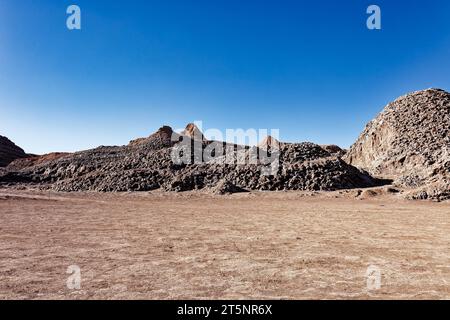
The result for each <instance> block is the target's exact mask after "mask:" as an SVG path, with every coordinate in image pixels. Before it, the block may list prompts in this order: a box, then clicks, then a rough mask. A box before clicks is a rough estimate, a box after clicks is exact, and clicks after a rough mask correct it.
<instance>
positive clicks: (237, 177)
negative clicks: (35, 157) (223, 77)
mask: <svg viewBox="0 0 450 320" xmlns="http://www.w3.org/2000/svg"><path fill="white" fill-rule="evenodd" d="M191 129H192V128H191ZM194 129H195V128H194ZM170 137H171V138H170ZM179 138H183V139H184V140H183V141H185V142H186V140H185V139H186V138H187V139H188V140H187V141H188V143H187V144H186V143H184V144H183V145H182V144H181V143H178V142H177V141H180V140H179ZM174 139H175V141H173V140H174ZM191 142H192V144H191ZM182 146H183V147H182ZM193 146H194V148H199V150H197V151H200V155H199V156H195V157H188V159H189V160H191V161H192V163H191V164H189V163H178V162H177V161H174V159H173V158H172V157H173V155H174V154H175V150H176V151H177V153H178V152H180V150H181V151H182V152H185V151H187V150H185V149H186V147H187V149H189V148H192V147H193ZM220 146H224V147H225V150H226V152H227V156H228V159H230V158H231V159H235V160H238V159H246V160H247V162H245V163H240V162H238V161H234V162H233V161H232V162H227V161H225V160H226V159H225V158H226V156H223V157H218V158H213V159H209V158H208V159H207V158H205V157H203V155H202V151H205V150H208V149H209V148H211V147H220ZM189 151H190V150H189ZM260 151H261V150H260V149H259V148H257V147H253V148H248V147H243V146H234V145H229V144H225V143H222V142H216V141H205V140H203V139H202V140H200V141H198V140H196V142H195V143H194V140H191V139H189V137H188V136H185V135H184V136H180V135H177V134H174V133H173V131H172V130H171V129H170V128H168V127H163V128H161V129H160V130H158V132H156V133H155V134H153V135H151V136H150V137H149V138H145V139H140V140H137V141H136V140H135V141H133V142H131V143H130V144H129V145H127V146H121V147H99V148H96V149H93V150H87V151H83V152H77V153H74V154H70V155H64V156H63V157H60V158H57V159H54V160H51V161H46V162H44V163H37V164H36V165H33V166H31V167H25V168H22V169H20V170H15V171H14V170H12V171H10V172H8V173H7V175H4V176H3V178H2V177H0V182H2V181H3V182H4V183H5V182H7V183H11V181H14V180H16V181H17V182H21V183H23V182H32V183H37V184H39V185H40V186H46V187H47V188H51V189H53V190H57V191H102V192H112V191H116V192H121V191H148V190H154V189H159V188H162V189H163V190H167V191H188V190H196V189H205V188H208V189H212V190H217V192H219V193H220V192H225V193H228V192H237V191H240V190H242V189H245V190H267V191H269V190H337V189H348V188H363V187H371V186H375V185H377V184H379V183H380V181H378V180H376V179H373V178H371V177H370V176H369V175H368V174H366V173H365V172H362V171H360V170H358V169H356V168H355V167H353V166H351V165H348V164H347V163H345V162H344V161H343V160H341V159H340V158H339V157H336V156H333V155H331V154H330V153H329V152H327V151H326V150H324V149H323V148H321V147H320V146H318V145H315V144H312V143H299V144H285V143H283V144H280V148H279V149H274V150H272V151H271V152H269V153H270V156H274V155H277V156H278V157H277V158H276V159H278V160H279V162H277V163H278V166H276V167H274V166H273V165H274V163H275V162H274V161H273V159H272V160H271V161H272V162H267V159H268V158H266V157H265V156H262V155H264V154H266V153H267V152H268V151H267V150H264V152H260ZM269 153H267V155H268V154H269ZM250 159H252V160H254V161H253V162H249V161H248V160H250ZM194 160H195V161H194ZM268 168H271V169H272V171H271V175H267V172H268V171H267V169H268ZM273 168H275V169H273ZM221 190H222V191H221Z"/></svg>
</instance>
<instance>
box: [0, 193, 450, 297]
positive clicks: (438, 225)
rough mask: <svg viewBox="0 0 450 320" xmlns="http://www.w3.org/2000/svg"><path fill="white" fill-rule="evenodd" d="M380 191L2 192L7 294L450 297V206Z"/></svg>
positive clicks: (0, 251) (0, 231) (1, 259)
mask: <svg viewBox="0 0 450 320" xmlns="http://www.w3.org/2000/svg"><path fill="white" fill-rule="evenodd" d="M377 190H378V189H375V192H363V193H362V194H361V192H360V191H356V190H355V191H340V192H329V193H321V192H314V193H311V192H270V193H264V192H252V193H242V194H233V195H225V196H219V195H211V194H206V193H198V192H187V193H181V194H180V193H162V192H161V193H159V192H151V193H149V192H146V193H112V194H102V193H55V192H48V191H32V190H12V189H7V188H4V189H0V221H1V223H0V299H391V298H395V299H450V203H449V202H443V203H435V202H428V201H424V202H418V201H407V200H402V199H401V198H400V197H397V196H396V195H395V194H383V192H380V194H379V195H378V196H375V194H376V193H377V192H378V191H377ZM71 265H77V266H79V267H80V270H81V288H80V289H79V290H77V289H74V290H70V289H68V287H67V285H66V282H67V278H68V277H69V276H70V274H67V273H66V272H67V268H68V267H69V266H71ZM369 266H375V267H376V268H378V269H379V270H380V272H381V287H380V288H379V289H376V288H370V289H369V288H368V286H367V277H366V271H367V269H368V267H369Z"/></svg>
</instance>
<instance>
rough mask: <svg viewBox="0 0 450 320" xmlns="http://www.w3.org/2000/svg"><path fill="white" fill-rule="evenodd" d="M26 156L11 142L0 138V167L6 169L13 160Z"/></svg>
mask: <svg viewBox="0 0 450 320" xmlns="http://www.w3.org/2000/svg"><path fill="white" fill-rule="evenodd" d="M26 156H27V155H26V154H25V152H24V151H23V150H22V149H21V148H19V147H18V146H16V145H15V144H14V143H13V142H12V141H11V140H9V139H8V138H6V137H3V136H0V167H6V166H7V165H8V164H10V163H11V162H12V161H13V160H15V159H19V158H24V157H26Z"/></svg>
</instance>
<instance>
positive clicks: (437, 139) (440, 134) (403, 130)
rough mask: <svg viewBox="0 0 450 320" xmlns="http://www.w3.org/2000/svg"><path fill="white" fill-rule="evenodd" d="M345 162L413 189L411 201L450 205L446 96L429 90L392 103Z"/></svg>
mask: <svg viewBox="0 0 450 320" xmlns="http://www.w3.org/2000/svg"><path fill="white" fill-rule="evenodd" d="M344 159H345V160H346V161H347V162H348V163H349V164H351V165H354V166H356V167H359V168H362V169H364V170H367V171H368V172H370V173H371V174H372V175H375V176H378V177H383V178H389V179H393V180H394V182H395V183H396V184H398V185H399V186H402V187H406V188H410V189H414V190H411V192H410V193H408V194H409V197H410V198H414V199H415V198H417V199H438V200H443V199H450V196H449V195H450V94H449V93H448V92H445V91H443V90H439V89H429V90H424V91H418V92H414V93H411V94H408V95H406V96H403V97H400V98H399V99H397V100H395V101H394V102H392V103H390V104H389V105H388V106H386V108H385V109H384V110H383V111H382V112H381V113H380V114H379V115H378V116H377V117H376V118H375V119H374V120H372V121H371V122H370V123H369V124H367V126H366V128H365V130H364V131H363V132H362V134H361V135H360V136H359V138H358V140H357V141H356V143H355V144H354V145H353V146H352V147H351V148H350V150H349V151H348V153H347V154H346V156H345V157H344Z"/></svg>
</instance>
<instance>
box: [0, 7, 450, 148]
mask: <svg viewBox="0 0 450 320" xmlns="http://www.w3.org/2000/svg"><path fill="white" fill-rule="evenodd" d="M70 4H77V5H79V6H80V8H81V11H82V30H81V31H69V30H68V29H67V28H66V17H67V15H66V8H67V7H68V6H69V5H70ZM371 4H377V5H379V6H380V7H381V10H382V30H380V31H370V30H368V29H367V28H366V19H367V17H368V15H367V14H366V8H367V7H368V6H369V5H371ZM449 57H450V1H448V0H427V1H408V2H406V1H400V0H398V1H393V0H389V1H378V0H376V1H361V0H347V1H331V0H330V1H323V0H318V1H301V0H296V1H280V0H278V1H263V0H258V1H253V0H246V1H236V0H223V1H222V0H197V1H188V0H184V1H181V0H180V1H171V0H167V1H143V0H142V1H139V0H128V1H123V0H114V1H101V0H72V1H63V0H59V1H54V0H41V1H36V0H20V1H17V0H0V134H1V135H6V136H8V137H9V138H11V139H12V140H13V141H15V142H16V143H17V144H18V145H20V146H22V147H23V148H24V149H25V150H26V151H27V152H32V153H46V152H50V151H74V150H82V149H87V148H91V147H96V146H99V145H121V144H126V143H128V141H129V140H131V139H133V138H136V137H141V136H148V135H149V134H150V133H152V132H153V131H155V130H156V129H157V128H159V127H160V126H161V125H163V124H168V125H171V126H172V127H174V128H179V127H183V126H184V125H185V124H186V123H187V122H191V121H194V120H202V121H203V125H204V128H218V129H221V130H225V129H226V128H244V129H248V128H256V129H258V128H269V129H270V128H277V129H280V137H281V139H282V140H284V141H313V142H316V143H323V144H325V143H334V144H339V145H341V146H343V147H348V146H349V145H350V144H351V143H353V142H354V141H355V139H356V138H357V136H358V134H359V133H360V131H361V130H362V129H363V128H364V126H365V124H366V122H367V121H369V120H370V119H372V118H373V117H374V116H375V115H376V114H377V113H378V112H379V111H381V109H382V108H383V107H384V105H386V104H387V103H388V102H389V101H391V100H393V99H395V98H396V97H398V96H400V95H403V94H405V93H407V92H410V91H415V90H421V89H425V88H429V87H439V88H442V89H445V90H447V91H449V90H450V59H449Z"/></svg>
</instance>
